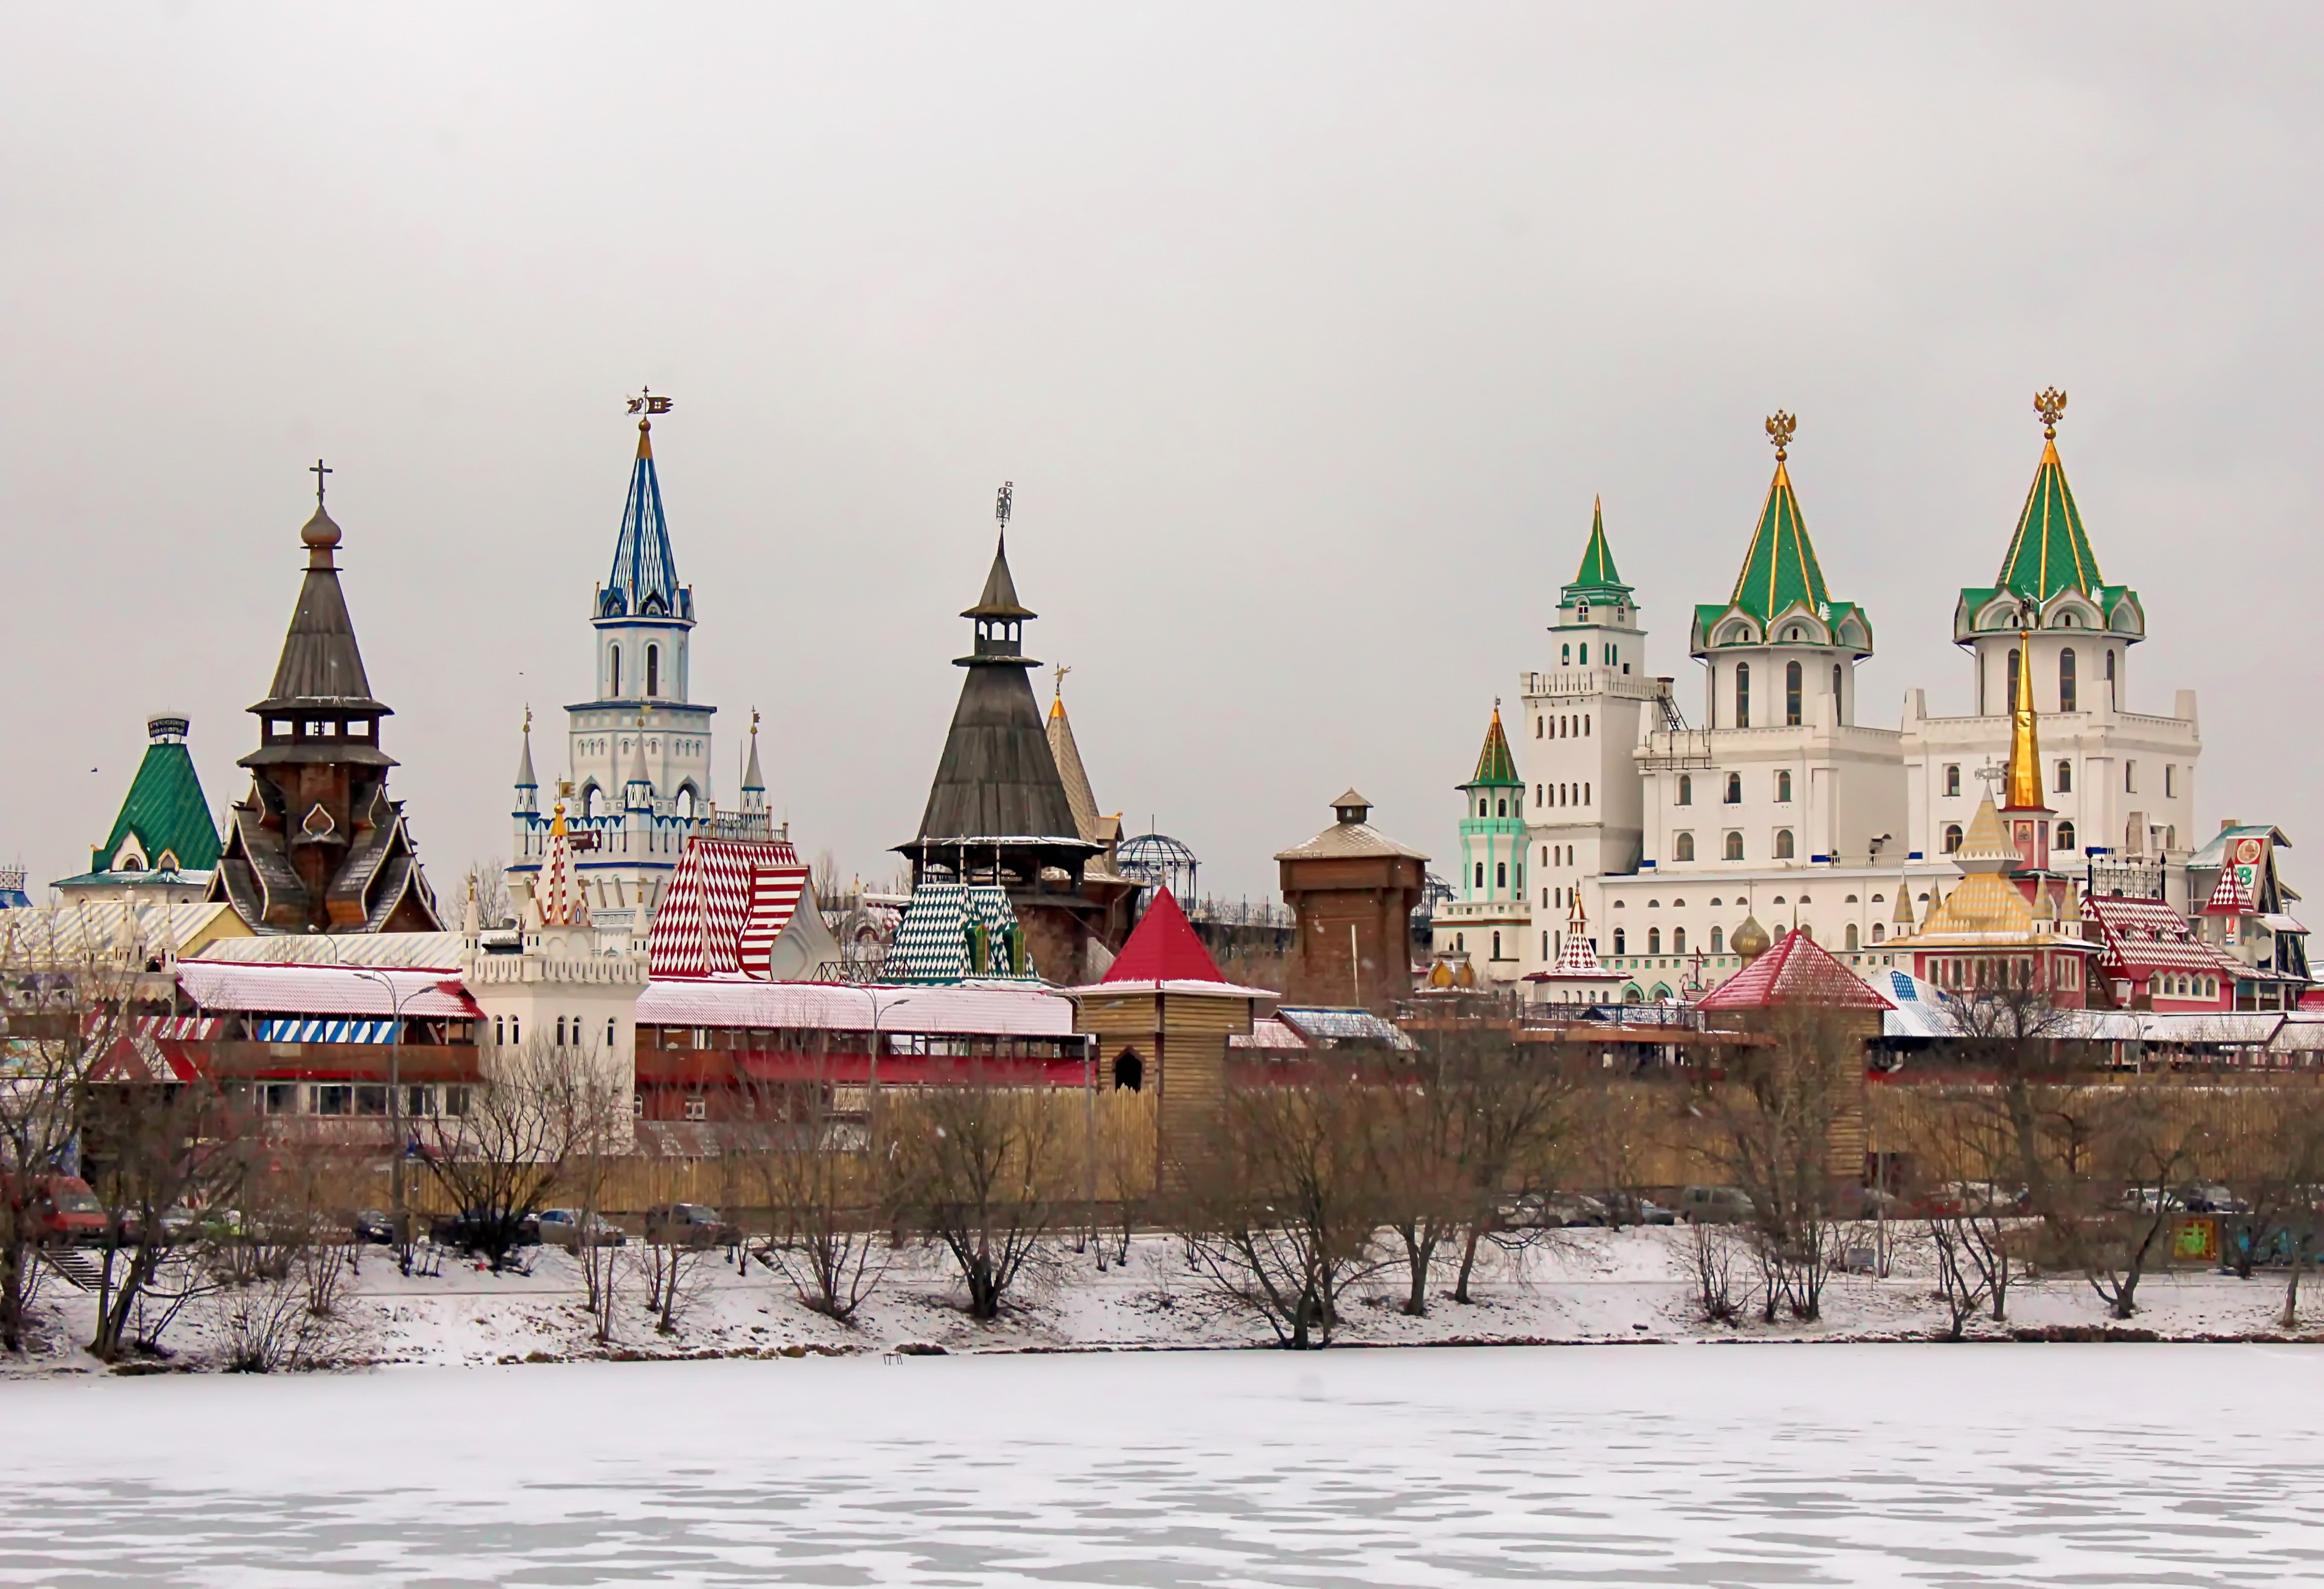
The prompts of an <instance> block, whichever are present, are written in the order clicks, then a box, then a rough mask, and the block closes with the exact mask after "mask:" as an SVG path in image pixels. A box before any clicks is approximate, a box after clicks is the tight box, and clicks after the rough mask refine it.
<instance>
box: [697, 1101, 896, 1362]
mask: <svg viewBox="0 0 2324 1589" xmlns="http://www.w3.org/2000/svg"><path fill="white" fill-rule="evenodd" d="M729 1129H730V1132H731V1133H732V1149H731V1152H732V1155H733V1158H734V1159H736V1160H738V1161H739V1162H740V1163H742V1164H743V1165H746V1166H748V1167H749V1172H750V1173H751V1174H752V1175H754V1176H755V1177H756V1178H757V1181H758V1187H759V1190H760V1193H761V1200H762V1201H763V1202H764V1203H765V1205H766V1206H767V1209H768V1211H769V1215H770V1228H769V1231H768V1233H767V1237H766V1241H765V1243H764V1245H763V1246H762V1247H761V1250H760V1252H761V1257H762V1258H763V1260H764V1261H766V1263H767V1264H768V1265H769V1266H770V1268H772V1269H773V1270H775V1271H776V1272H777V1273H779V1274H780V1275H781V1276H782V1277H783V1279H784V1280H786V1281H788V1283H789V1285H790V1288H791V1289H792V1291H793V1292H794V1293H795V1294H796V1295H797V1296H798V1299H799V1301H800V1302H801V1303H803V1304H805V1305H806V1306H807V1307H810V1308H812V1309H814V1310H815V1311H816V1312H817V1313H820V1314H823V1315H825V1316H827V1317H830V1318H835V1319H837V1320H839V1321H840V1322H841V1323H842V1324H845V1323H848V1322H850V1321H852V1320H853V1318H854V1316H855V1311H856V1309H857V1308H859V1307H862V1305H863V1302H864V1300H865V1298H868V1297H870V1296H871V1293H872V1291H873V1290H875V1289H877V1288H878V1286H879V1284H880V1281H881V1279H882V1278H884V1277H885V1275H886V1274H887V1271H888V1263H889V1260H890V1255H891V1253H892V1252H893V1248H892V1247H891V1246H890V1243H887V1242H886V1241H885V1240H883V1239H882V1233H883V1227H884V1225H885V1224H886V1223H887V1222H886V1221H885V1219H884V1218H883V1211H882V1210H881V1208H880V1207H879V1206H878V1203H877V1199H876V1196H875V1193H876V1192H877V1191H878V1190H879V1189H880V1188H879V1187H875V1186H874V1184H873V1178H872V1172H871V1166H872V1165H873V1164H875V1163H878V1162H879V1161H880V1147H879V1144H878V1143H876V1142H875V1141H871V1139H870V1137H869V1134H868V1132H867V1130H866V1129H865V1126H864V1124H863V1122H862V1121H861V1120H859V1119H858V1118H856V1117H855V1116H854V1115H853V1114H848V1113H841V1112H840V1111H839V1110H838V1109H837V1108H836V1107H835V1098H834V1095H833V1092H832V1089H831V1087H830V1086H828V1085H827V1084H825V1083H824V1082H820V1081H785V1082H775V1083H767V1084H762V1085H761V1086H754V1087H752V1089H750V1090H749V1092H748V1093H747V1094H746V1095H745V1096H744V1098H743V1100H742V1112H741V1113H740V1115H739V1116H738V1118H737V1119H736V1120H735V1121H734V1122H732V1123H731V1125H730V1128H729Z"/></svg>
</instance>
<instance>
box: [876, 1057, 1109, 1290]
mask: <svg viewBox="0 0 2324 1589" xmlns="http://www.w3.org/2000/svg"><path fill="white" fill-rule="evenodd" d="M1053 1105H1054V1100H1053V1099H1052V1098H1051V1097H1049V1096H1048V1095H1046V1094H1045V1093H1044V1092H1042V1091H1040V1090H1037V1089H1028V1088H1021V1087H1009V1086H994V1085H991V1084H990V1083H988V1082H986V1081H984V1080H982V1078H976V1077H972V1078H971V1079H969V1080H967V1081H965V1082H962V1083H958V1084H953V1085H947V1086H933V1087H924V1088H919V1089H917V1090H916V1091H913V1092H911V1093H909V1094H890V1095H888V1096H887V1097H886V1098H885V1099H884V1100H881V1101H880V1102H879V1103H878V1104H875V1108H874V1116H875V1119H877V1120H878V1121H879V1122H880V1123H879V1128H878V1130H877V1131H876V1132H875V1133H874V1140H875V1141H883V1142H884V1145H885V1150H886V1152H885V1163H886V1173H887V1175H888V1177H889V1181H888V1187H889V1190H888V1201H889V1206H890V1207H891V1208H892V1209H893V1210H894V1211H895V1213H896V1215H897V1217H898V1220H899V1224H900V1225H901V1226H902V1227H903V1228H907V1229H910V1230H914V1231H917V1232H918V1233H920V1235H921V1236H922V1237H923V1238H924V1239H925V1240H927V1241H929V1242H931V1243H936V1245H938V1246H941V1247H942V1248H944V1250H945V1252H947V1253H949V1254H950V1255H951V1257H952V1260H953V1261H954V1264H955V1265H957V1266H958V1268H959V1270H960V1276H961V1280H962V1281H963V1283H964V1285H966V1287H967V1288H968V1311H969V1314H970V1316H972V1317H974V1318H979V1319H992V1318H997V1317H998V1316H1000V1312H1001V1301H1002V1299H1003V1298H1005V1297H1007V1296H1008V1294H1009V1292H1010V1289H1011V1288H1012V1287H1014V1286H1016V1285H1017V1284H1018V1283H1019V1280H1022V1279H1023V1278H1024V1277H1025V1276H1026V1275H1027V1274H1028V1272H1030V1271H1031V1270H1036V1269H1037V1268H1039V1267H1041V1263H1042V1258H1043V1243H1044V1242H1045V1241H1046V1239H1047V1237H1048V1235H1049V1234H1050V1233H1051V1232H1052V1231H1053V1230H1055V1229H1056V1227H1057V1226H1058V1225H1059V1224H1061V1223H1063V1222H1064V1221H1065V1219H1066V1218H1068V1217H1069V1215H1070V1209H1071V1205H1070V1203H1069V1202H1068V1201H1067V1200H1066V1199H1067V1198H1068V1196H1070V1190H1069V1188H1068V1187H1066V1186H1065V1184H1064V1182H1065V1180H1066V1179H1067V1178H1068V1177H1069V1176H1070V1172H1071V1169H1072V1168H1073V1167H1072V1164H1071V1161H1070V1159H1069V1152H1068V1142H1067V1139H1066V1133H1065V1125H1064V1122H1063V1116H1062V1114H1061V1113H1060V1111H1059V1110H1057V1109H1056V1107H1054V1106H1053Z"/></svg>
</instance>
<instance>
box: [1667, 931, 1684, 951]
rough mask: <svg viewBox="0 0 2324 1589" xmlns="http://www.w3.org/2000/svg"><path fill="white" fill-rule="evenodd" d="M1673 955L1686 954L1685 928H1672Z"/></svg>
mask: <svg viewBox="0 0 2324 1589" xmlns="http://www.w3.org/2000/svg"><path fill="white" fill-rule="evenodd" d="M1671 953H1672V954H1674V955H1683V954H1685V953H1686V928H1683V927H1674V928H1671Z"/></svg>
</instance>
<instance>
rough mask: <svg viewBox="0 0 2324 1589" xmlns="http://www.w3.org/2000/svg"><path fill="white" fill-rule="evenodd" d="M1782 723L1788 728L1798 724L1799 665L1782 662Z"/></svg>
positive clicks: (1795, 726)
mask: <svg viewBox="0 0 2324 1589" xmlns="http://www.w3.org/2000/svg"><path fill="white" fill-rule="evenodd" d="M1799 725H1800V665H1799V664H1798V663H1797V662H1785V663H1784V726H1786V727H1789V728H1797V727H1798V726H1799Z"/></svg>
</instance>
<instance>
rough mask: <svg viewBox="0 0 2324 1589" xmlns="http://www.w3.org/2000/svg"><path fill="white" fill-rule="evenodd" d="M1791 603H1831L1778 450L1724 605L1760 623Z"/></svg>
mask: <svg viewBox="0 0 2324 1589" xmlns="http://www.w3.org/2000/svg"><path fill="white" fill-rule="evenodd" d="M1794 603H1801V604H1804V605H1806V607H1807V609H1808V610H1809V611H1810V612H1812V613H1818V614H1821V613H1823V612H1825V611H1826V610H1827V609H1828V608H1829V607H1830V606H1831V591H1830V590H1829V589H1828V588H1827V587H1825V585H1824V582H1823V568H1822V566H1821V564H1819V563H1818V562H1817V561H1816V555H1815V543H1814V542H1812V541H1811V540H1809V539H1808V526H1807V521H1806V519H1804V518H1803V517H1802V516H1801V513H1800V499H1799V498H1798V497H1797V496H1795V495H1794V494H1793V492H1792V476H1791V473H1790V471H1789V470H1788V469H1786V468H1785V467H1784V458H1783V455H1782V454H1781V453H1780V452H1779V453H1777V454H1776V457H1775V479H1774V481H1773V482H1771V483H1770V484H1769V485H1768V486H1767V501H1766V505H1765V506H1764V507H1762V508H1761V509H1760V510H1759V528H1758V530H1757V532H1756V533H1755V534H1753V536H1752V537H1751V550H1750V551H1749V552H1748V554H1746V555H1745V557H1744V559H1743V571H1742V572H1741V573H1739V574H1738V575H1737V576H1736V577H1735V593H1734V595H1732V596H1729V597H1728V605H1729V606H1735V607H1740V608H1742V609H1743V610H1744V611H1745V612H1747V613H1748V614H1751V615H1752V616H1753V617H1755V618H1757V619H1758V620H1759V622H1761V623H1762V624H1765V623H1767V622H1768V621H1769V620H1771V619H1773V618H1774V617H1775V614H1778V613H1780V612H1782V611H1784V609H1785V608H1787V607H1789V606H1791V605H1793V604H1794Z"/></svg>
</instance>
